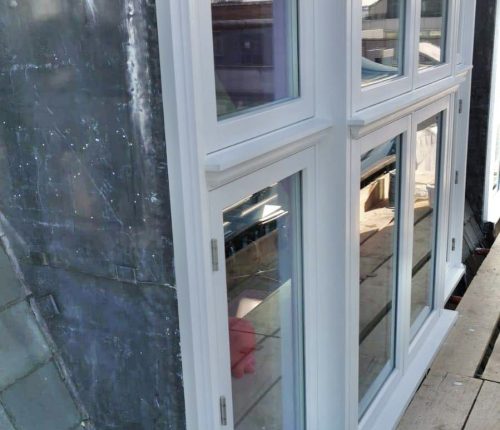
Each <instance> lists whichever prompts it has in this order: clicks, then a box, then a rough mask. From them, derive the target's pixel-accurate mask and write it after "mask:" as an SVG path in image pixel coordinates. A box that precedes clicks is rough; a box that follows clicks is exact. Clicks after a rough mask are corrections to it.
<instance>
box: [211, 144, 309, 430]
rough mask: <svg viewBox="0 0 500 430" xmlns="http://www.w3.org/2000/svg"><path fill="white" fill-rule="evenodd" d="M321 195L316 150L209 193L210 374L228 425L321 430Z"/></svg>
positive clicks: (235, 427)
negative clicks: (317, 263)
mask: <svg viewBox="0 0 500 430" xmlns="http://www.w3.org/2000/svg"><path fill="white" fill-rule="evenodd" d="M313 195H314V149H313V148H311V149H308V150H306V151H303V152H301V153H299V154H296V155H293V156H291V157H289V158H286V159H284V160H281V161H280V162H278V163H276V164H274V165H272V166H270V167H267V168H264V169H262V170H259V171H257V172H255V173H252V174H251V175H248V176H245V177H243V178H240V179H238V180H236V181H233V182H231V183H230V184H227V185H224V186H222V187H220V188H217V189H215V190H213V191H211V192H210V195H209V200H210V207H211V221H210V222H211V231H212V236H213V238H212V242H213V244H214V245H213V252H214V253H215V254H214V255H213V257H212V258H213V259H214V264H216V266H214V267H213V276H212V282H211V286H210V288H211V291H212V292H213V296H212V297H211V309H209V314H210V315H212V318H213V321H215V326H214V329H215V330H214V332H212V333H211V339H213V342H212V347H213V351H212V354H213V357H216V359H215V360H214V363H213V364H216V368H214V369H213V372H212V374H213V375H216V380H215V381H214V384H215V386H216V387H217V392H218V393H220V399H221V401H223V403H224V405H223V408H224V411H223V414H224V416H223V418H222V420H223V421H224V422H225V423H226V424H227V425H228V426H229V428H234V429H239V428H240V429H245V428H260V427H265V428H286V429H291V430H304V429H305V428H314V427H315V420H316V415H317V413H316V412H315V405H316V398H315V392H316V390H315V388H314V387H315V386H316V378H317V375H315V372H314V369H315V368H316V366H315V360H316V354H317V353H316V336H315V333H316V330H317V326H316V323H315V319H316V314H317V312H316V310H315V309H316V300H317V298H316V287H315V282H314V274H313V267H314V265H313V264H312V262H313V261H314V259H313V255H312V253H313V252H314V248H315V243H314V240H312V238H314V237H315V233H314V228H315V227H314V226H315V223H314V221H313V219H314V217H315V213H314V210H313V204H312V203H313V200H312V198H313ZM219 406H220V405H219Z"/></svg>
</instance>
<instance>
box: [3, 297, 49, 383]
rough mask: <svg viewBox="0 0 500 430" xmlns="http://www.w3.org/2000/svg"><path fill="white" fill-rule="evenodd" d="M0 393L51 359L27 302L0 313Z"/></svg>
mask: <svg viewBox="0 0 500 430" xmlns="http://www.w3.org/2000/svg"><path fill="white" fill-rule="evenodd" d="M0 336H1V341H0V391H1V390H3V389H4V388H5V387H6V386H8V385H9V384H11V383H13V382H14V381H15V380H17V379H19V378H21V377H23V376H25V375H26V374H27V373H28V372H30V371H31V370H32V369H33V368H35V367H36V366H37V365H39V364H40V363H42V362H43V361H45V360H48V358H49V357H50V350H49V347H48V346H47V344H46V342H45V339H44V337H43V335H42V333H41V331H40V329H39V327H38V324H37V323H36V321H35V318H34V315H33V314H32V311H31V309H30V308H29V306H28V304H27V303H26V302H24V301H23V302H20V303H18V304H16V305H15V306H11V307H9V308H7V309H5V310H4V311H3V312H2V313H0Z"/></svg>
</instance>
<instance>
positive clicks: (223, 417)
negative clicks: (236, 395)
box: [219, 396, 227, 426]
mask: <svg viewBox="0 0 500 430" xmlns="http://www.w3.org/2000/svg"><path fill="white" fill-rule="evenodd" d="M219 403H220V423H221V425H223V426H227V407H226V398H225V397H224V396H221V397H220V400H219Z"/></svg>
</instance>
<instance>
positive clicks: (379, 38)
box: [361, 0, 405, 85]
mask: <svg viewBox="0 0 500 430" xmlns="http://www.w3.org/2000/svg"><path fill="white" fill-rule="evenodd" d="M404 3H405V2H404V1H403V0H362V6H363V39H362V40H363V43H362V51H363V52H362V62H361V70H362V81H363V85H368V84H371V83H373V82H379V81H382V80H386V79H390V78H392V77H394V76H399V75H401V74H402V70H403V56H402V51H403V33H404V29H403V27H404V18H403V17H404Z"/></svg>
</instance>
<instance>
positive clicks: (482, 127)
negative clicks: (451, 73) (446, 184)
mask: <svg viewBox="0 0 500 430" xmlns="http://www.w3.org/2000/svg"><path fill="white" fill-rule="evenodd" d="M496 3H497V2H496V0H485V1H481V2H477V6H476V7H477V11H476V27H475V28H476V30H475V40H474V70H473V72H472V93H471V113H470V128H469V130H470V131H469V147H468V152H467V156H468V159H467V185H466V197H467V200H468V202H469V204H470V206H471V209H472V211H473V213H474V215H475V217H476V220H477V222H479V223H482V220H483V204H484V199H485V194H484V191H485V190H484V181H485V175H486V153H487V145H488V125H489V112H490V92H491V78H492V66H493V47H494V42H495V25H496V23H495V16H496V12H495V11H496Z"/></svg>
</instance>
